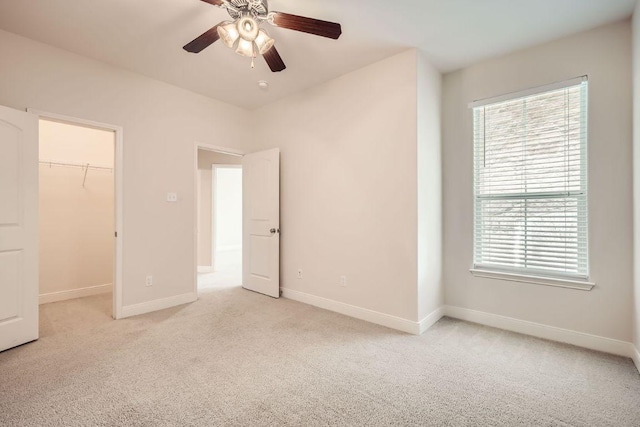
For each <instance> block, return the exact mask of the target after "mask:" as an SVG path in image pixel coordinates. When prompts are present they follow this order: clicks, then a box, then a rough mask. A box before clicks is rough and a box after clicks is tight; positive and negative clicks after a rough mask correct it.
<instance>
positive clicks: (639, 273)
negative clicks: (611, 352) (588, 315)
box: [633, 2, 640, 349]
mask: <svg viewBox="0 0 640 427" xmlns="http://www.w3.org/2000/svg"><path fill="white" fill-rule="evenodd" d="M633 79H634V80H633V184H634V185H633V187H634V191H633V193H634V194H633V207H634V266H635V272H634V273H635V277H634V302H635V304H634V331H635V333H634V344H635V346H636V349H640V2H638V4H637V5H636V10H635V12H634V14H633Z"/></svg>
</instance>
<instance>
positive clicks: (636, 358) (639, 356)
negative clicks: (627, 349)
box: [631, 344, 640, 374]
mask: <svg viewBox="0 0 640 427" xmlns="http://www.w3.org/2000/svg"><path fill="white" fill-rule="evenodd" d="M631 350H632V351H631V352H632V356H631V359H633V363H635V364H636V369H637V370H638V373H639V374H640V351H638V348H637V347H636V346H634V345H633V344H632V345H631Z"/></svg>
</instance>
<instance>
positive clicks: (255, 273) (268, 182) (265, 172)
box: [242, 148, 280, 298]
mask: <svg viewBox="0 0 640 427" xmlns="http://www.w3.org/2000/svg"><path fill="white" fill-rule="evenodd" d="M242 171H243V172H242V173H243V177H242V218H243V220H242V286H243V287H244V288H246V289H249V290H251V291H255V292H260V293H262V294H265V295H269V296H271V297H274V298H279V297H280V149H278V148H273V149H271V150H266V151H260V152H258V153H252V154H247V155H245V156H244V157H243V158H242Z"/></svg>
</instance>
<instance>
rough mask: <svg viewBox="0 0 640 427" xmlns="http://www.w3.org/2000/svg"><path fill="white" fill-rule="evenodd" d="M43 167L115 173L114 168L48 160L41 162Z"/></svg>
mask: <svg viewBox="0 0 640 427" xmlns="http://www.w3.org/2000/svg"><path fill="white" fill-rule="evenodd" d="M39 163H40V164H41V165H49V166H64V167H70V168H80V169H96V170H106V171H113V168H110V167H107V166H94V165H92V164H90V163H70V162H53V161H52V162H48V161H46V160H40V162H39Z"/></svg>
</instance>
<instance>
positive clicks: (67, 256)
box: [30, 110, 122, 336]
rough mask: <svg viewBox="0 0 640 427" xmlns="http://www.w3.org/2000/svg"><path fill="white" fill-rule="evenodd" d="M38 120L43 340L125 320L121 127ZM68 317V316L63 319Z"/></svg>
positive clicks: (42, 116)
mask: <svg viewBox="0 0 640 427" xmlns="http://www.w3.org/2000/svg"><path fill="white" fill-rule="evenodd" d="M30 112H32V113H35V114H36V115H38V116H39V123H38V124H39V138H38V139H39V153H38V157H39V165H38V175H39V176H38V181H39V190H38V192H39V194H38V198H39V223H38V228H39V233H38V234H39V289H38V291H39V292H38V293H39V304H40V309H39V311H40V317H41V319H43V321H42V322H41V329H42V330H41V336H46V335H47V332H48V331H47V328H49V327H50V328H52V329H51V330H60V329H69V328H72V327H76V326H77V324H78V323H82V324H83V325H85V326H86V325H91V324H95V323H97V322H98V323H99V322H104V321H109V320H111V319H112V318H119V317H120V311H121V307H122V300H121V291H120V286H121V274H122V270H121V265H122V264H121V261H122V260H121V254H122V233H121V232H120V229H121V224H122V129H121V128H120V127H117V126H112V125H106V124H101V123H96V122H91V121H86V120H82V119H76V118H71V117H66V116H61V115H57V114H53V113H44V112H40V111H32V110H30ZM61 313H62V314H64V316H63V315H61Z"/></svg>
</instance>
